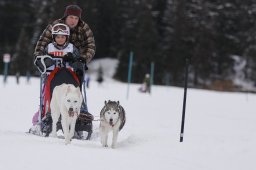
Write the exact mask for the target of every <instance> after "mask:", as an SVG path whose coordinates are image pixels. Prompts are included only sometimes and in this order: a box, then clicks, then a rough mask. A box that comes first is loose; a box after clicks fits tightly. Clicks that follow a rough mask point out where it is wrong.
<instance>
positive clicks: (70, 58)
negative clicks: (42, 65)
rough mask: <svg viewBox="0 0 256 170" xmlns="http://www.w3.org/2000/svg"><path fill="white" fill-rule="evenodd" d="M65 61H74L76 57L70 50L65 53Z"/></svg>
mask: <svg viewBox="0 0 256 170" xmlns="http://www.w3.org/2000/svg"><path fill="white" fill-rule="evenodd" d="M63 61H65V62H70V63H73V62H74V61H75V58H74V56H73V54H72V53H71V52H68V53H67V54H66V55H64V57H63Z"/></svg>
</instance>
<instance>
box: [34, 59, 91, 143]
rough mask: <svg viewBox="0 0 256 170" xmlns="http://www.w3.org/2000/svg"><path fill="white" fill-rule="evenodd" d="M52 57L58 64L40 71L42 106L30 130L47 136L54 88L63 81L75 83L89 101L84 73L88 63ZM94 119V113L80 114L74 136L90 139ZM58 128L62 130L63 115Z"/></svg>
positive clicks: (50, 121) (50, 122)
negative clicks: (36, 120) (84, 134)
mask: <svg viewBox="0 0 256 170" xmlns="http://www.w3.org/2000/svg"><path fill="white" fill-rule="evenodd" d="M48 58H49V57H48ZM50 58H51V59H52V60H53V61H54V62H56V63H58V64H56V63H55V64H54V65H53V66H51V68H50V69H48V70H47V69H46V70H45V71H43V72H41V71H40V72H41V73H42V74H41V76H40V106H39V111H38V114H39V115H38V122H37V123H36V124H35V125H34V126H33V127H32V128H31V129H30V130H29V133H32V134H35V135H39V136H45V137H48V136H49V134H50V133H51V131H52V118H51V109H50V100H51V97H52V93H53V89H54V88H55V87H56V86H58V85H61V84H63V83H66V84H73V85H74V86H75V87H78V86H79V87H80V90H81V92H82V95H83V100H84V101H83V102H84V103H87V102H86V91H85V81H84V73H85V69H86V68H87V67H86V65H85V64H82V63H81V62H79V61H75V62H74V63H73V64H70V65H69V64H67V63H65V62H63V61H62V58H60V57H57V58H54V57H50ZM78 64H79V65H80V69H78ZM71 66H74V67H71ZM81 67H82V69H81ZM86 107H87V106H86ZM92 120H93V115H91V114H89V113H87V114H86V115H83V116H80V117H79V118H78V119H77V121H76V126H75V135H74V137H75V138H77V139H86V140H89V139H90V138H91V134H92ZM58 130H62V126H61V116H60V118H59V121H58V122H57V131H58ZM83 132H87V136H86V137H84V136H83Z"/></svg>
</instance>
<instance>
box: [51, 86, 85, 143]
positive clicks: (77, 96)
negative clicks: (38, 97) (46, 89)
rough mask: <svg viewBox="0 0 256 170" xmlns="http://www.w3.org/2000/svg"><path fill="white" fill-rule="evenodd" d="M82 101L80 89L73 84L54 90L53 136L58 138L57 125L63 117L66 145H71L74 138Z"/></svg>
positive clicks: (52, 109) (52, 108) (62, 123)
mask: <svg viewBox="0 0 256 170" xmlns="http://www.w3.org/2000/svg"><path fill="white" fill-rule="evenodd" d="M82 100H83V98H82V94H81V91H80V89H79V87H77V88H76V87H75V86H74V85H72V84H62V85H60V86H56V87H55V88H54V90H53V93H52V99H51V104H50V108H51V115H52V136H54V137H57V131H56V123H57V122H58V119H59V117H60V115H61V125H62V129H63V133H64V137H65V144H69V143H70V142H71V139H72V137H73V136H74V132H75V124H76V119H77V117H78V115H79V114H80V108H81V105H82Z"/></svg>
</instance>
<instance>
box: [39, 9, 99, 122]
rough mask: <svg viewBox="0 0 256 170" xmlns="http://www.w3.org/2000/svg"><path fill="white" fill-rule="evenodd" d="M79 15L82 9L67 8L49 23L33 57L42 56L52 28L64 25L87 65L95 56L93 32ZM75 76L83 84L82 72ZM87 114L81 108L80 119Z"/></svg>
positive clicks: (83, 108) (84, 109) (85, 109)
mask: <svg viewBox="0 0 256 170" xmlns="http://www.w3.org/2000/svg"><path fill="white" fill-rule="evenodd" d="M81 14H82V9H81V8H80V7H79V6H78V5H69V6H67V7H66V9H65V12H64V16H63V17H62V18H60V19H57V20H55V21H54V22H52V23H50V24H49V25H48V26H47V27H46V28H45V30H44V31H43V33H42V34H41V36H40V38H39V40H38V41H37V44H36V47H35V52H34V56H35V57H36V56H40V55H43V51H44V49H45V48H46V46H47V44H49V43H50V42H51V41H52V39H51V37H52V32H51V29H52V26H53V25H55V24H58V23H64V24H66V25H68V26H69V28H70V36H69V42H70V43H72V44H74V46H75V47H76V48H77V49H78V50H79V52H80V57H81V58H82V59H83V63H84V64H88V63H89V62H90V61H91V59H92V58H93V57H94V55H95V50H96V46H95V41H94V36H93V32H92V31H91V29H90V27H89V25H88V24H87V23H86V22H85V21H83V20H82V19H81ZM77 75H78V78H79V80H80V82H83V77H84V76H83V70H82V71H78V72H77ZM87 113H88V110H87V107H82V108H81V114H80V116H81V118H82V117H85V118H86V117H87ZM88 114H89V113H88ZM89 115H90V114H89Z"/></svg>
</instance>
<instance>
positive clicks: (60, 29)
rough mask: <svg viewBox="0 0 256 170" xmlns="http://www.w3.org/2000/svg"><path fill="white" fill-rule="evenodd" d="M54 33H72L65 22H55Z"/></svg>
mask: <svg viewBox="0 0 256 170" xmlns="http://www.w3.org/2000/svg"><path fill="white" fill-rule="evenodd" d="M54 35H67V36H69V35H70V30H69V27H68V26H67V25H65V24H61V23H59V24H55V25H54V26H53V27H52V36H54Z"/></svg>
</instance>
